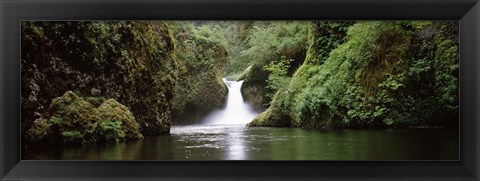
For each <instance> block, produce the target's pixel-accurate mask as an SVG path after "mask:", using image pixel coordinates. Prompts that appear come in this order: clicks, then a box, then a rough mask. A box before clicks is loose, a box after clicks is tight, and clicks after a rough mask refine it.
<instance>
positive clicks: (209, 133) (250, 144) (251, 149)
mask: <svg viewBox="0 0 480 181" xmlns="http://www.w3.org/2000/svg"><path fill="white" fill-rule="evenodd" d="M458 138H459V137H458V130H457V129H425V128H422V129H388V130H306V129H297V128H249V127H245V126H243V125H189V126H173V127H172V128H171V134H170V135H163V136H156V137H146V138H145V139H143V140H141V141H136V142H127V143H117V144H114V143H109V144H97V145H83V146H65V147H53V148H45V149H40V148H25V149H23V151H22V159H27V160H28V159H35V160H38V159H40V160H52V159H61V160H457V159H458V152H459V145H458V144H459V142H458Z"/></svg>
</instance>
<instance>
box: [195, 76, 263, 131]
mask: <svg viewBox="0 0 480 181" xmlns="http://www.w3.org/2000/svg"><path fill="white" fill-rule="evenodd" d="M223 82H224V83H225V85H227V88H228V97H227V103H226V107H225V108H224V109H223V110H219V111H214V112H212V113H211V114H210V115H209V116H207V117H206V119H205V121H204V122H206V123H207V124H247V123H249V122H250V121H252V120H253V118H255V116H256V115H257V113H256V112H255V111H253V110H252V109H251V108H250V106H249V105H248V104H246V103H245V102H243V97H242V93H241V91H240V89H241V88H242V84H243V80H242V81H238V82H237V81H228V80H227V79H225V78H223Z"/></svg>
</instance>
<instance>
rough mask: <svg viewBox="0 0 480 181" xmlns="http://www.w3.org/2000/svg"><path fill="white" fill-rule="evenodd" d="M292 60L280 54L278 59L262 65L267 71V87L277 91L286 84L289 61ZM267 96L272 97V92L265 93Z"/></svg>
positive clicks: (287, 81) (288, 79) (288, 80)
mask: <svg viewBox="0 0 480 181" xmlns="http://www.w3.org/2000/svg"><path fill="white" fill-rule="evenodd" d="M292 61H293V60H287V59H286V57H285V56H282V58H281V60H280V61H278V62H270V64H268V65H267V66H265V67H264V68H265V69H266V70H267V71H269V75H268V80H267V82H268V85H267V88H269V89H271V90H273V92H277V91H279V90H282V89H285V88H286V87H287V86H288V83H289V82H290V77H289V76H288V75H287V74H288V69H289V68H290V62H292ZM267 96H269V97H273V95H272V94H267Z"/></svg>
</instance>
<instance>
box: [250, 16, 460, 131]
mask: <svg viewBox="0 0 480 181" xmlns="http://www.w3.org/2000/svg"><path fill="white" fill-rule="evenodd" d="M342 23H346V24H343V26H342V27H338V26H336V25H339V24H342ZM348 24H349V23H347V22H340V23H338V22H336V23H329V22H321V23H316V24H315V26H313V27H312V28H311V31H310V33H309V35H310V36H309V42H310V46H309V49H308V51H307V58H306V61H305V63H304V65H303V66H302V67H300V68H299V69H298V70H297V72H296V73H295V74H294V76H293V77H292V79H291V81H290V83H289V85H288V87H287V88H286V90H287V91H279V92H277V94H276V95H275V97H274V99H273V101H272V104H271V106H270V107H269V109H268V110H267V112H266V113H262V115H261V116H259V117H257V118H256V120H255V121H254V122H255V123H254V124H253V123H252V124H250V125H251V126H262V125H266V126H272V125H275V123H278V124H279V125H285V123H284V122H283V121H279V120H278V119H277V118H278V117H279V116H281V117H287V118H288V119H290V124H289V125H290V126H295V127H316V128H319V127H411V126H424V125H428V126H439V125H446V124H453V123H446V122H449V121H448V120H456V118H455V117H456V115H458V42H457V43H455V40H457V39H458V32H456V31H455V29H457V28H458V27H456V26H455V24H451V23H449V22H375V21H371V22H358V23H355V24H354V25H352V26H351V27H349V28H348V33H347V34H348V35H347V36H346V38H342V36H337V35H339V33H338V31H339V30H345V27H348Z"/></svg>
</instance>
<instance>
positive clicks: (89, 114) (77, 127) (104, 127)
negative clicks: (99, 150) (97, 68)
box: [26, 91, 143, 144]
mask: <svg viewBox="0 0 480 181" xmlns="http://www.w3.org/2000/svg"><path fill="white" fill-rule="evenodd" d="M98 100H104V99H102V98H98V99H92V98H84V97H79V96H78V95H76V94H75V93H73V92H71V91H67V92H66V93H65V94H64V95H63V96H61V97H57V98H55V99H53V101H52V103H51V104H50V106H49V110H50V112H51V114H52V116H51V117H50V118H43V117H42V118H39V119H37V120H35V121H34V122H33V125H32V127H31V128H30V129H29V130H28V131H27V132H26V133H27V134H26V137H27V141H29V142H31V143H34V144H51V143H67V144H68V143H97V142H118V141H128V140H138V139H141V138H143V135H142V134H141V133H140V126H139V124H138V122H136V120H135V117H134V116H133V115H132V113H131V112H130V110H129V109H128V108H127V107H125V106H124V105H122V104H120V103H118V102H117V101H115V100H114V99H108V100H105V101H103V102H102V103H101V104H100V105H99V106H98V107H95V103H97V102H95V101H98Z"/></svg>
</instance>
